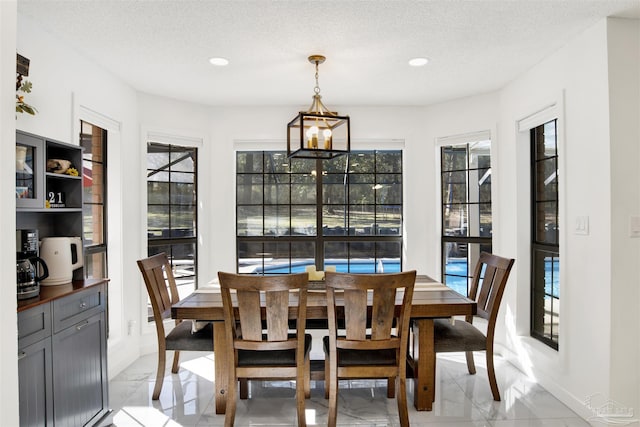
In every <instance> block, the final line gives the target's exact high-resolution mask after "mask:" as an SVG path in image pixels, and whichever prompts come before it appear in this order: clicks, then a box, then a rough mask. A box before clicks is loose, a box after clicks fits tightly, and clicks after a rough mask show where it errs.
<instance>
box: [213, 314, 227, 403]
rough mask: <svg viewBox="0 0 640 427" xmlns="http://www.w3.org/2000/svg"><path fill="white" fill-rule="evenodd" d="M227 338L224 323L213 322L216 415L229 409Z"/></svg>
mask: <svg viewBox="0 0 640 427" xmlns="http://www.w3.org/2000/svg"><path fill="white" fill-rule="evenodd" d="M228 353H229V351H228V347H227V338H226V335H225V330H224V322H213V354H214V355H215V366H214V369H215V392H216V394H215V403H216V414H224V412H225V409H226V407H227V394H226V393H227V386H228V384H229V375H228V370H227V364H228V360H227V359H228Z"/></svg>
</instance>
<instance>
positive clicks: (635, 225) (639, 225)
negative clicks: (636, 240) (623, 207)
mask: <svg viewBox="0 0 640 427" xmlns="http://www.w3.org/2000/svg"><path fill="white" fill-rule="evenodd" d="M629 236H630V237H640V216H631V217H629Z"/></svg>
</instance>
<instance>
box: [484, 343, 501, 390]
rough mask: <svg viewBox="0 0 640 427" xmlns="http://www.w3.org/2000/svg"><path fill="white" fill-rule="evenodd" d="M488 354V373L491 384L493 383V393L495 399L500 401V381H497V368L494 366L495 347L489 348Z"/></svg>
mask: <svg viewBox="0 0 640 427" xmlns="http://www.w3.org/2000/svg"><path fill="white" fill-rule="evenodd" d="M486 356H487V374H488V375H489V385H491V393H492V394H493V400H495V401H496V402H499V401H500V392H499V391H498V382H497V381H496V370H495V367H494V366H493V349H492V348H488V349H487V352H486Z"/></svg>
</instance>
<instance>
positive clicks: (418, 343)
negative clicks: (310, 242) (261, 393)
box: [171, 275, 477, 414]
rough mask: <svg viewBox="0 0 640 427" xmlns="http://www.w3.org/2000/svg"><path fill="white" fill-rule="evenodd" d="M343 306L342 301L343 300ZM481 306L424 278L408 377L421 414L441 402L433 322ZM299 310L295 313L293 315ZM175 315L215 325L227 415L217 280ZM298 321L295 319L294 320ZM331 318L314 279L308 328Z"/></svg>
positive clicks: (176, 307) (220, 398) (221, 407)
mask: <svg viewBox="0 0 640 427" xmlns="http://www.w3.org/2000/svg"><path fill="white" fill-rule="evenodd" d="M337 303H338V305H339V304H340V302H339V299H338V301H337ZM401 304H402V293H400V294H398V295H397V299H396V308H397V309H398V310H399V308H400V305H401ZM476 310H477V306H476V302H475V301H473V300H471V299H469V298H467V297H465V296H463V295H460V294H459V293H457V292H456V291H454V290H453V289H451V288H449V287H447V286H445V285H443V284H442V283H439V282H437V281H435V280H433V279H432V278H430V277H429V276H425V275H418V276H417V277H416V284H415V288H414V292H413V299H412V303H411V322H412V327H411V339H410V344H409V347H410V348H409V357H408V366H409V372H408V374H407V376H408V377H412V378H413V381H414V406H415V408H416V410H418V411H431V410H432V408H433V402H434V401H435V366H436V363H435V362H436V354H435V351H434V329H433V321H434V319H436V318H451V319H452V321H454V320H453V316H466V315H473V314H476ZM293 313H294V312H293V310H292V311H291V314H292V315H293ZM171 317H172V318H174V319H181V320H183V321H184V320H191V321H210V322H212V323H213V350H214V354H215V358H216V359H215V364H214V369H215V375H214V381H215V385H214V386H215V408H216V414H224V412H225V408H226V400H227V399H226V392H227V386H228V383H229V376H228V372H229V369H228V368H227V365H228V363H230V361H229V360H227V359H228V351H226V349H227V348H228V345H229V344H228V343H227V342H226V341H227V340H226V335H225V330H224V313H223V308H222V298H221V294H220V287H219V285H218V284H217V280H214V281H212V282H210V283H209V284H208V285H207V286H204V287H201V288H199V289H197V290H195V291H194V292H193V293H191V294H189V295H188V296H186V297H185V298H183V299H181V300H180V301H178V302H177V303H175V304H173V305H172V307H171ZM292 318H293V317H292ZM326 320H327V299H326V291H325V290H324V283H323V282H322V281H310V282H309V290H308V293H307V327H309V325H314V326H315V327H317V325H318V324H320V325H321V324H323V322H322V321H326ZM314 365H315V366H318V367H321V369H317V370H316V371H315V372H313V373H312V374H313V376H312V378H314V379H324V378H323V377H324V371H323V369H324V368H323V367H324V361H322V363H321V364H320V363H316V364H314V363H313V361H312V370H314V368H313V367H314Z"/></svg>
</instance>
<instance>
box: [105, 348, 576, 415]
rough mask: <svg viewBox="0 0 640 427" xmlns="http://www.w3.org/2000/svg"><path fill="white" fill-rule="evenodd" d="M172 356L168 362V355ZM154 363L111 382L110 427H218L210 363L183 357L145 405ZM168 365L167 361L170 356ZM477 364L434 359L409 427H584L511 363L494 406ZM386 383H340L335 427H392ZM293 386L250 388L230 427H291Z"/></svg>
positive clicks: (143, 360)
mask: <svg viewBox="0 0 640 427" xmlns="http://www.w3.org/2000/svg"><path fill="white" fill-rule="evenodd" d="M168 356H171V355H168ZM156 357H157V356H156V355H155V354H150V355H145V356H142V357H140V358H139V359H138V360H136V361H135V362H134V363H132V364H131V365H130V366H129V367H128V368H127V369H125V370H124V371H123V372H121V373H120V374H119V375H117V376H116V377H115V378H113V379H112V380H111V381H110V382H109V396H110V405H111V408H112V409H113V425H114V426H116V427H129V426H135V427H140V426H149V427H160V426H163V427H165V426H166V427H208V426H222V425H224V415H216V414H215V407H214V402H213V393H214V390H213V366H214V355H213V354H207V353H194V352H192V353H189V352H183V353H182V354H181V369H180V372H179V373H178V374H171V372H170V363H169V362H170V360H171V359H169V358H168V363H167V365H168V366H167V372H166V376H165V380H164V385H163V388H162V393H161V395H160V399H159V400H157V401H152V400H151V393H152V391H153V386H154V380H155V368H156V360H157V359H156ZM171 357H173V356H171ZM483 363H484V354H478V356H477V357H476V366H477V371H478V372H477V374H476V375H469V374H468V372H467V370H466V363H465V359H464V354H462V353H460V354H458V353H450V354H446V355H442V354H441V355H438V361H437V373H436V375H437V377H436V378H437V383H436V401H435V402H434V409H433V411H431V412H418V411H416V410H415V408H414V407H413V404H412V402H413V383H412V381H408V382H409V385H408V393H407V395H408V400H409V402H410V403H409V419H410V422H411V425H412V426H414V427H434V426H437V425H444V426H447V427H465V426H495V427H511V426H518V427H519V426H522V427H524V426H526V427H534V426H536V427H537V426H541V427H562V426H566V427H587V426H589V424H588V423H587V422H586V421H584V420H583V419H581V418H580V417H578V415H576V414H575V413H574V412H572V411H571V410H570V409H569V408H568V407H566V406H565V405H564V404H562V403H561V402H560V401H559V400H557V399H556V398H554V397H553V396H552V395H551V394H550V393H549V392H547V391H546V390H545V389H544V388H542V387H541V386H540V385H538V384H536V383H535V382H534V381H532V380H530V379H529V378H527V377H526V376H525V375H524V374H523V373H521V372H520V371H519V370H517V369H516V368H515V367H513V366H512V365H511V364H510V363H508V362H506V361H503V360H501V359H500V358H499V357H497V358H496V370H497V373H498V385H499V387H500V392H501V396H502V401H501V402H494V401H493V399H492V397H491V390H490V389H489V383H488V380H487V376H486V370H485V369H484V366H483ZM385 385H386V381H372V380H366V381H341V383H340V390H339V395H338V425H340V426H376V427H378V426H398V425H399V421H398V412H397V406H396V401H395V399H387V397H386V388H385ZM311 386H312V390H311V399H310V400H307V405H306V410H307V424H308V425H326V423H327V405H328V401H327V400H325V399H324V383H323V382H317V383H316V382H312V384H311ZM294 387H295V383H293V382H288V381H281V382H260V381H256V382H252V383H251V385H250V390H251V391H250V393H251V397H250V398H249V399H248V400H238V409H237V412H236V422H235V425H236V426H294V425H296V407H295V399H294V396H295V389H294Z"/></svg>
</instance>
